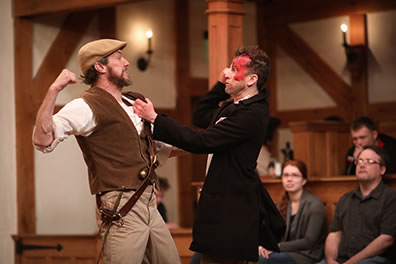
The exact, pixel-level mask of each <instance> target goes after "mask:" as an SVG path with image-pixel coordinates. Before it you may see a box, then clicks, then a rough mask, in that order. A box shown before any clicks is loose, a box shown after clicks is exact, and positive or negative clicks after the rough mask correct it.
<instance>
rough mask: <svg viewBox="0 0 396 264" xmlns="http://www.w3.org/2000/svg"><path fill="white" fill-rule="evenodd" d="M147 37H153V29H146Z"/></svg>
mask: <svg viewBox="0 0 396 264" xmlns="http://www.w3.org/2000/svg"><path fill="white" fill-rule="evenodd" d="M146 37H147V38H148V39H151V38H152V37H153V31H151V30H147V31H146Z"/></svg>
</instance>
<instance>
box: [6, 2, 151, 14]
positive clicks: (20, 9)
mask: <svg viewBox="0 0 396 264" xmlns="http://www.w3.org/2000/svg"><path fill="white" fill-rule="evenodd" d="M139 1H140V2H141V1H144V0H91V1H87V0H68V1H54V0H14V9H13V15H14V17H21V16H38V15H44V14H52V13H58V12H74V11H77V10H84V9H98V8H103V7H109V6H115V5H119V4H127V3H133V2H139Z"/></svg>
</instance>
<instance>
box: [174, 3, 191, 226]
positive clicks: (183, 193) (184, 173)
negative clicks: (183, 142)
mask: <svg viewBox="0 0 396 264" xmlns="http://www.w3.org/2000/svg"><path fill="white" fill-rule="evenodd" d="M188 2H189V1H185V0H175V1H174V14H175V21H174V31H173V32H174V34H175V35H174V39H175V55H176V58H175V60H176V61H175V69H176V72H175V76H176V93H177V101H176V109H177V113H178V121H179V122H180V123H182V124H184V125H191V98H190V89H189V88H188V83H189V75H190V63H189V62H190V58H189V47H190V44H189V43H190V42H189V38H186V37H185V36H189V15H188V14H189V3H188ZM192 164H193V160H192V155H186V156H182V157H178V162H177V167H178V170H177V174H178V197H179V208H178V209H179V224H180V226H181V227H191V226H192V223H193V219H194V212H193V203H194V197H195V195H194V193H193V191H192V187H191V182H192V168H193V165H192Z"/></svg>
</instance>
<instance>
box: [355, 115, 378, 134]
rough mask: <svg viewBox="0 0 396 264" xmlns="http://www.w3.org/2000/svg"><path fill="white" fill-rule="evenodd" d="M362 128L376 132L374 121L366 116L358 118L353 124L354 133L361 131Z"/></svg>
mask: <svg viewBox="0 0 396 264" xmlns="http://www.w3.org/2000/svg"><path fill="white" fill-rule="evenodd" d="M362 127H367V128H368V129H369V130H370V131H374V130H376V128H375V124H374V122H373V120H371V119H370V118H368V117H366V116H361V117H358V118H356V119H355V120H353V122H352V124H351V130H352V131H356V130H359V129H361V128H362Z"/></svg>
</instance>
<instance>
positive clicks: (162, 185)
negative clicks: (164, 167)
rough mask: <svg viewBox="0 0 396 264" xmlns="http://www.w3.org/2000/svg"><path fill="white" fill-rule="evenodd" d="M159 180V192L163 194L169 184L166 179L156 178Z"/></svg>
mask: <svg viewBox="0 0 396 264" xmlns="http://www.w3.org/2000/svg"><path fill="white" fill-rule="evenodd" d="M158 179H159V188H160V190H161V191H163V192H165V191H167V190H168V189H169V188H170V184H169V181H168V179H167V178H163V177H158Z"/></svg>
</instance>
